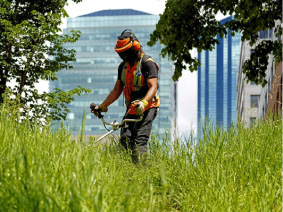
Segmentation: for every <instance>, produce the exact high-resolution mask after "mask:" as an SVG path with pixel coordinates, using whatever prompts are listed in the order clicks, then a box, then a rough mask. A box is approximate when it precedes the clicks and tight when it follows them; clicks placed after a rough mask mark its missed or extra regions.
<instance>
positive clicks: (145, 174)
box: [0, 115, 282, 211]
mask: <svg viewBox="0 0 283 212" xmlns="http://www.w3.org/2000/svg"><path fill="white" fill-rule="evenodd" d="M152 140H153V142H152V143H151V148H152V150H151V151H152V154H151V156H150V159H149V161H148V165H147V166H136V165H133V164H132V163H131V160H130V157H129V155H127V154H126V153H124V152H123V151H121V149H120V148H119V147H117V146H108V147H105V146H101V145H100V146H98V145H92V146H86V145H85V144H83V143H80V142H73V141H72V140H71V138H70V136H69V135H68V134H67V133H66V132H65V131H64V130H60V131H59V132H58V133H53V134H52V133H51V132H50V130H49V129H48V128H46V129H42V130H41V131H40V130H39V129H37V128H36V127H35V129H34V130H31V129H30V127H29V125H28V124H23V125H21V126H15V123H13V122H12V121H11V120H9V119H7V118H6V117H4V116H3V115H2V117H1V120H0V211H34V210H35V211H179V210H180V211H205V210H206V211H229V210H231V211H281V210H282V207H281V206H282V193H281V189H282V184H281V182H282V181H281V180H282V179H281V171H282V123H281V121H276V122H271V121H270V122H269V121H267V122H264V123H259V124H258V125H256V126H253V127H251V128H249V129H245V128H244V127H242V126H241V125H239V126H237V130H236V127H235V128H233V129H231V131H230V132H229V133H227V132H224V131H221V130H216V132H214V133H212V132H208V133H207V135H206V136H205V137H204V140H203V141H200V142H199V144H198V145H197V146H195V147H194V145H193V142H190V141H188V143H187V144H186V145H181V144H178V142H177V141H176V142H175V146H174V147H173V149H174V151H173V152H172V151H170V149H171V147H170V148H169V147H166V145H163V144H159V143H162V142H160V141H157V142H155V141H154V138H153V139H152Z"/></svg>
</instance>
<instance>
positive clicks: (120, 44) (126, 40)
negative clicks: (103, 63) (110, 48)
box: [114, 29, 141, 53]
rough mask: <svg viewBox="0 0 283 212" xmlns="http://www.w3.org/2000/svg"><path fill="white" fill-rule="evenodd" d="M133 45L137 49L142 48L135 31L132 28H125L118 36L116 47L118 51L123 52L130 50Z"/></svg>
mask: <svg viewBox="0 0 283 212" xmlns="http://www.w3.org/2000/svg"><path fill="white" fill-rule="evenodd" d="M132 46H133V47H134V49H135V50H136V51H139V50H140V49H141V46H140V43H139V41H138V39H137V37H136V36H135V34H134V33H133V31H132V30H130V29H125V30H124V31H123V32H122V33H121V35H120V36H119V37H118V39H117V43H116V46H115V48H114V49H115V51H116V52H117V53H121V52H124V51H126V50H128V49H129V48H131V47H132Z"/></svg>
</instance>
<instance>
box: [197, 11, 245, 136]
mask: <svg viewBox="0 0 283 212" xmlns="http://www.w3.org/2000/svg"><path fill="white" fill-rule="evenodd" d="M232 18H233V17H232V16H230V17H228V18H225V19H223V20H221V21H220V22H221V24H224V23H226V22H227V21H230V20H232ZM217 39H218V41H219V45H217V46H216V47H215V49H213V50H212V51H203V52H201V53H199V54H198V59H199V60H200V62H201V66H199V67H198V136H199V137H200V136H201V135H202V125H203V124H204V123H205V121H206V120H207V121H210V123H211V124H213V125H214V126H221V127H223V128H229V127H230V126H231V124H232V122H235V121H236V119H237V112H236V98H237V72H238V64H239V56H240V43H241V34H240V33H235V35H234V36H231V33H230V30H229V29H228V34H227V36H226V37H223V38H220V36H219V35H217Z"/></svg>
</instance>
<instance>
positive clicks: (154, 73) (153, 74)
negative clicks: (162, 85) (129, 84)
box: [118, 61, 158, 100]
mask: <svg viewBox="0 0 283 212" xmlns="http://www.w3.org/2000/svg"><path fill="white" fill-rule="evenodd" d="M124 65H125V62H124V61H123V62H122V63H120V65H119V68H118V80H120V81H121V83H122V85H123V86H124V84H123V81H122V80H121V75H122V71H123V67H124ZM141 72H142V75H143V76H144V80H145V81H146V80H147V79H150V78H158V69H157V67H156V65H155V63H154V62H152V61H147V62H144V61H142V67H141ZM147 91H148V86H147V84H146V85H145V86H144V87H142V88H141V89H140V91H139V92H132V100H135V99H138V98H142V97H144V96H145V95H146V93H147Z"/></svg>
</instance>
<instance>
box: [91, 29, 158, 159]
mask: <svg viewBox="0 0 283 212" xmlns="http://www.w3.org/2000/svg"><path fill="white" fill-rule="evenodd" d="M114 49H115V51H116V52H117V53H118V54H119V56H120V57H121V59H122V60H123V61H122V62H121V64H120V65H119V68H118V78H117V81H116V83H115V86H114V88H113V90H112V91H111V92H110V94H109V95H108V96H107V97H106V99H105V100H104V101H103V102H102V103H101V104H100V105H95V104H94V103H92V104H91V105H90V108H91V110H92V112H93V113H94V114H95V115H96V116H97V115H98V114H99V113H98V112H107V111H108V108H107V107H108V106H109V105H110V104H112V103H113V102H114V101H115V100H117V99H118V98H119V96H120V95H121V93H122V92H124V96H125V104H126V106H127V111H126V114H125V116H124V119H125V118H127V119H129V118H133V117H136V115H143V119H142V121H140V122H128V123H125V124H124V125H123V126H122V127H121V138H120V142H121V144H122V145H123V147H124V148H125V149H126V150H130V152H131V156H132V160H133V162H135V163H139V162H140V160H141V159H142V158H143V157H145V154H146V153H147V142H148V139H149V136H150V131H151V128H152V122H153V120H154V119H155V117H156V115H157V111H158V107H159V105H160V99H159V97H158V96H157V89H158V82H157V81H158V69H159V68H158V65H157V64H156V63H155V61H154V60H153V59H152V58H151V57H150V56H148V55H146V54H145V53H144V52H143V50H142V48H141V45H140V43H139V41H138V39H137V37H136V36H135V34H134V33H133V32H132V31H131V30H128V29H127V30H124V31H123V32H122V33H121V35H120V36H118V39H117V43H116V46H115V48H114Z"/></svg>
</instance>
